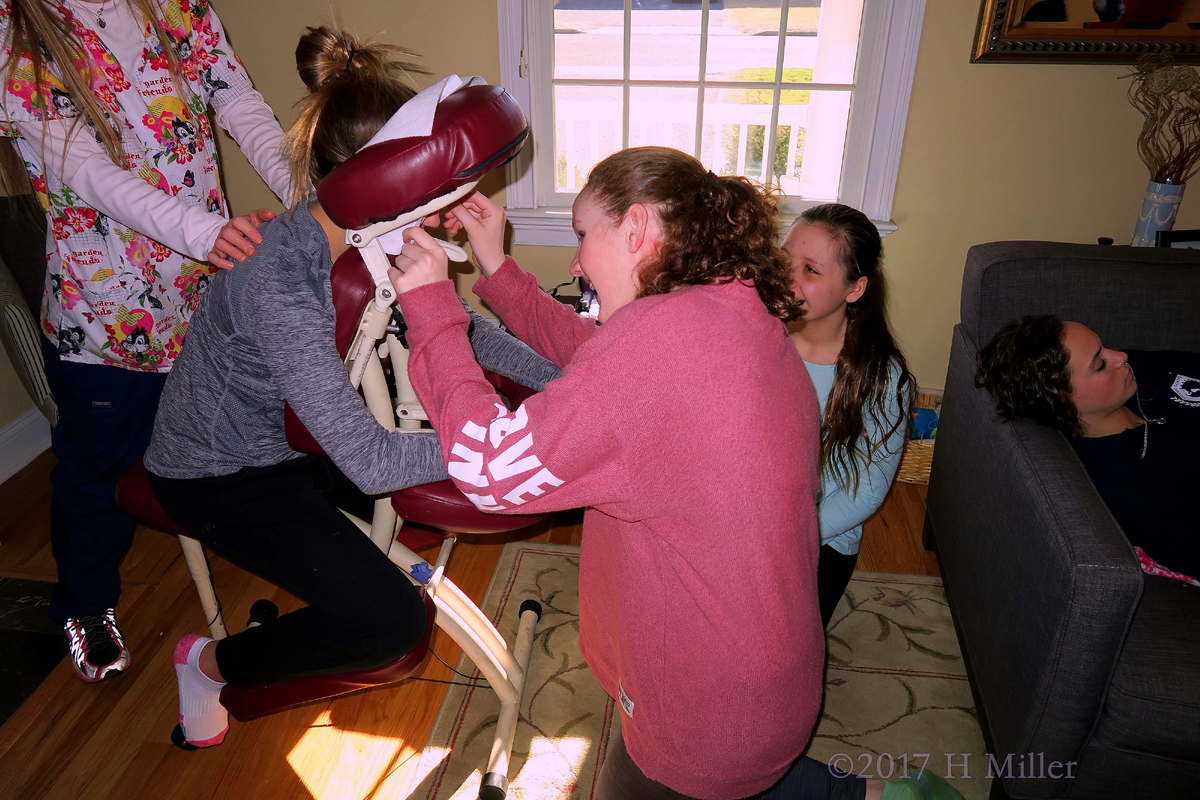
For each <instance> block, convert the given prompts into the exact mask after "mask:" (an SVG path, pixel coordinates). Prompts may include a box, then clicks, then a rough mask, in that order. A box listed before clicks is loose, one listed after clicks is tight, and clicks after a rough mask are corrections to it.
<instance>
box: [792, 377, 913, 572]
mask: <svg viewBox="0 0 1200 800" xmlns="http://www.w3.org/2000/svg"><path fill="white" fill-rule="evenodd" d="M804 366H805V367H807V368H808V375H809V377H810V378H812V382H813V387H814V388H815V389H816V391H817V403H818V405H819V406H820V408H821V419H822V420H824V419H825V404H826V403H827V402H828V401H829V393H830V392H831V391H832V390H833V376H834V371H835V369H836V366H835V365H833V364H810V363H809V362H807V361H805V362H804ZM899 378H900V370H899V368H898V367H897V366H896V365H895V364H894V363H893V364H892V368H891V370H890V371H889V379H890V380H889V381H888V388H887V394H886V397H887V405H886V407H885V410H886V412H887V421H888V424H887V427H889V428H890V427H891V426H892V424H893V423H894V422H895V420H896V419H898V418H899V417H900V415H901V414H902V413H903V410H902V409H901V408H900V401H899V400H898V399H897V397H896V381H898V380H899ZM863 427H864V431H863V438H862V439H860V440H859V448H860V449H863V450H867V449H868V448H867V445H868V443H873V442H878V441H879V437H880V435H881V433H880V430H879V428H878V427H877V426H876V425H875V422H874V420H873V419H872V418H871V415H870V414H869V413H866V412H865V411H864V413H863ZM907 435H908V426H907V425H905V424H903V423H902V424H901V425H900V426H899V427H898V428H897V429H896V431H895V432H894V433H893V434H892V435H891V436H889V437H888V439H887V442H886V443H885V444H884V446H883V447H882V448H880V450H879V451H878V452H877V453H876V454H875V458H874V460H873V461H871V462H870V463H869V464H867V465H866V466H865V467H864V466H862V465H861V462H860V469H859V484H858V492H857V493H855V494H852V493H851V492H849V491H848V490H846V489H844V488H842V487H841V486H839V485H838V483H837V480H836V478H835V476H834V475H832V474H822V475H821V496H820V498H819V499H818V501H817V525H818V528H819V529H820V532H821V544H823V545H825V544H827V545H829V546H830V547H832V548H833V549H834V550H837V551H838V552H839V553H842V554H843V555H848V556H849V555H854V554H855V553H857V552H858V547H859V543H860V542H861V541H862V524H863V522H865V521H866V520H867V518H868V517H870V516H871V515H872V514H874V513H875V511H876V509H878V508H879V506H880V505H882V504H883V500H884V498H885V497H887V493H888V489H889V488H891V485H892V479H893V478H895V477H896V470H897V469H899V468H900V458H901V456H902V455H903V454H904V439H905V437H906V436H907Z"/></svg>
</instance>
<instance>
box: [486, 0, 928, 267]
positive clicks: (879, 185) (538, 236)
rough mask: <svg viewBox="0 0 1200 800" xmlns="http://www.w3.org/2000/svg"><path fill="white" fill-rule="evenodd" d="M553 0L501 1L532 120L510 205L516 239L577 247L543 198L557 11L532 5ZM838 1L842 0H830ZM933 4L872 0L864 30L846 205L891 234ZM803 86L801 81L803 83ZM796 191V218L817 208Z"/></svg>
mask: <svg viewBox="0 0 1200 800" xmlns="http://www.w3.org/2000/svg"><path fill="white" fill-rule="evenodd" d="M549 2H551V0H496V10H497V14H498V18H499V31H500V83H501V85H502V86H503V87H504V88H505V89H507V90H508V92H509V93H510V94H511V95H512V96H513V97H514V98H515V99H516V101H517V103H518V104H519V105H520V106H521V109H522V110H523V111H524V112H525V116H526V118H528V120H529V124H530V131H531V136H530V140H531V141H530V146H527V147H525V148H524V150H523V151H522V152H521V154H520V156H519V157H518V158H517V159H515V160H514V161H512V162H510V163H509V165H508V166H507V167H506V168H505V171H506V188H507V201H506V210H507V216H508V219H509V221H510V222H511V223H512V226H513V232H514V238H513V242H514V243H515V244H523V245H543V246H559V247H575V245H576V240H575V232H574V231H573V230H572V228H571V209H570V207H569V206H566V207H556V206H546V205H540V204H539V202H538V201H539V197H538V191H539V178H540V177H541V173H542V172H546V173H547V175H546V181H544V183H545V185H549V180H551V179H552V177H553V172H552V167H553V157H552V154H551V153H550V152H549V150H547V151H546V153H545V154H544V153H543V150H542V148H549V147H550V146H552V142H553V131H554V120H553V116H552V115H553V107H552V101H551V99H550V98H551V96H552V91H553V89H552V79H553V75H552V74H551V66H552V64H553V53H552V52H548V50H549V48H550V47H553V41H554V35H553V33H554V32H553V30H550V29H549V27H550V26H551V25H552V20H550V16H551V15H550V14H546V13H534V12H535V9H534V8H532V7H531V6H532V5H533V4H545V3H549ZM826 2H837V0H826ZM924 16H925V0H864V2H863V19H862V25H861V26H860V29H859V31H860V32H859V47H858V59H857V64H856V66H855V79H854V93H853V95H852V97H853V99H852V101H851V106H850V118H849V124H848V125H847V130H846V155H845V157H844V159H843V164H842V179H841V194H840V196H839V198H838V199H839V201H840V202H843V203H846V204H847V205H851V206H854V207H855V208H858V209H861V210H862V211H863V213H865V214H866V215H867V216H868V217H869V218H870V219H871V220H872V221H873V222H875V225H876V227H878V228H879V231H880V233H881V234H882V235H884V236H886V235H887V234H889V233H891V232H892V231H894V230H896V229H897V226H896V223H895V222H893V221H892V201H893V198H894V197H895V193H896V176H897V174H898V173H899V171H900V153H901V149H902V146H903V143H904V126H905V123H906V122H907V120H908V104H909V98H910V97H911V95H912V84H913V76H914V73H915V71H916V63H917V47H918V44H919V43H920V39H921V23H922V21H923V19H924ZM798 88H799V87H798ZM815 204H816V202H815V201H805V200H802V199H800V198H798V197H789V198H787V200H786V201H785V203H784V212H785V216H786V217H788V218H790V217H793V216H795V215H797V214H799V213H800V212H801V211H803V210H804V209H805V208H808V207H811V206H813V205H815Z"/></svg>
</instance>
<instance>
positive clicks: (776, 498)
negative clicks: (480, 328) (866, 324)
mask: <svg viewBox="0 0 1200 800" xmlns="http://www.w3.org/2000/svg"><path fill="white" fill-rule="evenodd" d="M476 292H477V293H478V294H479V296H480V297H482V298H483V299H484V300H485V301H487V303H488V304H489V305H490V306H491V307H492V308H493V309H494V310H495V311H496V312H497V313H498V314H499V315H500V316H501V318H502V319H504V320H505V322H506V323H507V324H509V325H510V326H511V327H512V328H513V330H514V331H515V332H516V333H517V335H518V336H519V337H520V338H521V339H523V340H524V341H525V342H526V343H528V344H529V345H531V346H532V347H533V348H534V349H536V350H538V351H539V352H540V353H542V355H544V356H546V357H547V358H550V359H552V360H553V361H555V362H556V363H557V364H558V365H559V366H561V367H562V368H563V376H562V377H561V378H560V379H558V380H556V381H553V382H551V383H550V384H548V385H547V387H546V390H545V391H544V392H542V393H541V394H538V395H535V396H534V397H531V398H530V399H528V400H527V401H526V402H525V403H524V405H522V406H520V407H519V408H518V409H516V410H515V411H511V412H510V411H508V410H507V409H506V408H505V407H504V406H503V405H502V404H501V402H500V398H499V397H497V396H496V395H495V394H494V393H493V391H492V389H491V387H490V385H489V384H488V383H487V381H486V380H484V378H483V375H482V373H481V372H480V370H479V367H478V366H477V365H476V364H475V361H474V359H473V357H472V355H471V349H470V346H469V345H468V342H467V336H466V327H467V319H468V318H467V315H466V313H465V312H464V311H463V310H462V306H461V305H460V304H459V302H458V299H457V298H456V296H455V294H454V289H453V286H452V285H451V284H450V282H449V281H446V282H442V283H437V284H433V285H429V286H424V287H421V288H419V289H415V290H413V291H410V292H407V293H405V294H403V295H401V296H400V304H401V306H402V310H403V312H404V317H405V319H406V320H407V322H408V325H409V330H408V341H409V344H410V346H411V348H412V352H411V358H410V361H409V370H410V375H411V377H412V382H413V385H414V387H415V388H416V390H417V394H418V396H419V397H420V399H421V403H422V404H423V405H424V407H425V410H426V412H427V413H428V414H429V418H430V420H431V421H432V422H433V426H434V428H435V429H436V430H437V432H438V435H439V438H440V439H441V444H442V451H443V455H444V456H445V458H446V462H447V464H448V466H449V471H450V474H451V476H452V477H453V478H454V480H455V482H456V483H457V484H458V486H459V488H460V489H462V490H463V491H464V492H466V493H467V494H468V496H470V497H472V499H473V500H474V502H475V503H476V504H477V505H478V506H479V507H480V508H484V509H487V510H495V511H501V512H503V511H508V510H515V511H520V512H521V513H538V512H547V511H554V510H559V509H567V508H576V507H580V506H586V507H587V514H586V517H585V520H584V535H583V553H582V556H581V561H580V573H579V616H580V633H579V643H580V648H581V650H582V651H583V655H584V657H585V658H586V659H587V662H588V664H589V666H590V667H591V669H592V672H593V673H595V675H596V678H597V680H599V682H600V684H601V685H602V686H603V687H604V689H605V690H606V691H607V692H608V693H609V694H610V695H612V696H613V697H614V698H616V699H617V700H618V701H619V702H620V704H621V706H622V708H623V709H624V714H623V715H622V718H621V725H622V730H623V734H624V737H625V741H626V745H627V747H628V749H629V753H630V755H631V756H632V757H633V759H634V761H635V762H636V763H637V764H638V766H639V767H640V768H641V769H642V771H643V772H644V773H645V774H646V775H647V776H649V777H650V778H652V779H654V780H656V781H659V782H661V783H663V784H666V785H667V786H668V787H670V788H672V789H674V790H676V791H678V792H682V793H684V794H687V795H692V796H695V797H699V798H706V799H708V798H711V799H712V800H725V799H726V798H740V797H746V796H748V795H752V794H755V793H757V792H760V791H762V790H764V789H766V788H768V787H770V786H771V785H772V784H773V783H774V782H775V781H776V780H778V779H779V778H780V777H781V776H782V774H783V773H784V771H786V769H787V768H788V766H789V765H790V764H791V763H792V762H793V761H794V760H795V759H796V757H797V756H798V755H799V754H800V752H801V751H802V750H803V749H804V747H805V746H806V745H807V743H808V739H809V735H810V733H811V731H812V728H813V725H814V723H815V721H816V717H817V710H818V707H819V706H820V702H821V691H822V684H821V674H822V669H823V666H824V661H825V647H824V641H825V640H824V636H823V634H822V631H821V623H820V615H819V613H818V609H817V592H816V569H817V523H816V516H815V510H814V498H815V496H816V492H817V486H818V483H817V448H818V425H817V420H818V417H817V402H816V397H815V395H814V392H813V387H812V381H810V380H809V379H808V375H807V373H806V372H805V369H804V364H803V362H802V361H801V359H800V357H799V355H798V354H797V352H796V348H795V347H794V346H792V344H791V342H790V340H789V339H788V337H787V334H786V331H785V330H784V327H783V325H782V324H781V323H780V322H779V320H778V319H775V318H774V317H771V316H770V315H769V314H768V313H767V311H766V309H765V307H764V306H763V304H762V302H761V301H760V300H759V298H758V295H757V293H756V292H755V290H754V288H753V287H750V286H745V285H743V284H740V283H736V282H733V283H726V284H722V285H719V286H693V287H689V288H685V289H681V290H679V291H675V292H672V293H670V294H666V295H658V296H654V297H648V298H644V299H640V300H637V301H635V302H633V303H631V304H629V305H628V306H626V307H624V308H622V309H620V310H618V311H617V312H616V313H615V314H613V315H612V318H611V319H610V320H609V321H608V322H606V323H605V324H604V326H603V327H601V328H597V327H596V326H595V324H594V323H592V322H591V321H585V320H581V319H580V318H578V317H577V316H575V315H574V314H572V313H571V311H570V310H569V309H568V308H567V307H566V306H564V305H562V304H560V303H558V302H557V301H556V300H554V299H553V298H550V297H549V296H547V295H546V294H544V293H543V292H542V291H540V290H539V289H538V287H537V283H536V281H535V279H534V278H533V276H531V275H529V274H528V273H525V272H522V271H521V270H520V268H519V267H517V265H516V264H515V263H514V262H513V261H512V260H511V259H508V260H506V262H505V263H504V265H503V266H502V267H501V268H500V269H499V270H498V271H497V272H496V273H495V275H493V276H492V278H490V279H486V280H485V279H481V280H480V282H479V283H478V284H476Z"/></svg>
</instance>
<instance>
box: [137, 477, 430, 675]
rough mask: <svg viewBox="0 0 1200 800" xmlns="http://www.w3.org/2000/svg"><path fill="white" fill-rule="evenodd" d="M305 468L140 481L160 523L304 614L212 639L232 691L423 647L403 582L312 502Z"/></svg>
mask: <svg viewBox="0 0 1200 800" xmlns="http://www.w3.org/2000/svg"><path fill="white" fill-rule="evenodd" d="M326 463H327V462H325V461H324V460H322V459H315V458H311V457H305V458H298V459H294V460H292V461H285V462H283V463H282V464H276V465H275V466H272V467H261V468H259V467H248V468H245V469H242V470H240V471H239V472H236V473H234V474H232V475H222V476H219V477H215V478H195V479H190V480H174V479H168V478H161V477H158V476H156V475H153V474H151V475H150V485H151V487H152V488H153V489H154V493H155V495H157V497H158V500H159V502H160V503H162V506H163V508H164V509H166V511H167V513H168V514H170V515H171V517H172V518H174V520H175V521H176V522H178V523H179V525H180V526H182V527H183V529H184V530H186V531H187V532H188V533H190V534H191V535H192V536H194V537H195V538H196V539H199V540H200V541H201V542H203V543H204V544H205V545H208V546H209V547H211V548H212V549H213V550H214V551H216V552H217V553H220V554H221V555H222V556H224V557H225V558H228V559H229V560H230V561H232V562H234V563H235V564H238V565H240V566H242V567H245V568H246V569H248V570H250V571H252V572H255V573H257V574H259V575H261V576H262V577H264V578H266V579H267V580H269V581H271V582H272V583H275V584H277V585H279V586H280V587H282V588H284V589H286V590H287V591H289V592H291V593H292V594H294V595H296V596H297V597H299V598H301V599H302V600H304V601H305V602H307V603H309V605H308V607H306V608H302V609H299V610H298V611H293V612H292V613H290V614H284V615H283V616H281V617H279V618H278V619H276V620H274V621H272V622H268V623H266V624H263V625H261V626H258V627H254V628H249V629H247V630H245V631H243V632H242V633H237V634H234V635H232V636H230V637H228V638H226V639H222V640H221V641H220V643H219V644H218V645H217V652H216V656H217V666H218V667H219V668H220V670H221V674H222V675H223V676H224V677H225V680H227V681H229V682H230V683H257V682H260V681H275V680H282V679H284V678H303V677H311V676H314V675H334V674H337V673H341V672H351V671H355V670H360V669H370V668H373V667H378V666H382V665H383V664H388V663H391V662H392V661H396V660H397V659H399V658H402V657H403V656H404V655H406V654H407V653H409V652H411V651H412V650H413V648H415V647H416V646H417V645H418V644H419V643H420V641H421V638H422V637H423V636H424V635H425V625H426V624H427V621H426V619H425V617H426V615H425V604H424V601H423V600H422V598H421V596H420V593H419V592H418V591H417V589H416V587H414V586H413V585H412V583H410V582H409V580H408V578H407V577H405V575H404V572H403V571H402V570H400V569H399V568H397V567H396V566H395V565H394V564H392V563H391V562H390V561H388V558H387V556H386V555H384V554H383V552H381V551H380V550H379V548H378V547H376V546H375V545H374V544H373V543H372V542H371V540H370V538H369V537H367V536H366V535H364V534H363V532H362V531H361V530H359V529H358V528H357V527H356V526H355V525H354V524H353V523H352V522H350V521H349V520H348V519H346V517H345V516H344V515H343V514H342V513H341V512H340V511H338V509H337V507H335V506H334V505H333V503H332V502H330V500H329V499H327V498H326V497H325V496H324V495H323V494H322V491H321V490H322V489H326V488H330V479H331V476H333V475H335V474H336V473H333V472H331V469H330V468H331V466H332V465H329V467H327V466H326Z"/></svg>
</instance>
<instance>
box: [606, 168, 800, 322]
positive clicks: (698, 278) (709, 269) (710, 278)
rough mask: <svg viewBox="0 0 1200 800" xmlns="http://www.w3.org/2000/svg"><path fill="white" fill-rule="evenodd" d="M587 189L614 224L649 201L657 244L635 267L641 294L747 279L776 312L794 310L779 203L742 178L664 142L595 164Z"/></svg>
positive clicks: (785, 315)
mask: <svg viewBox="0 0 1200 800" xmlns="http://www.w3.org/2000/svg"><path fill="white" fill-rule="evenodd" d="M584 191H586V192H592V193H593V194H592V196H593V197H594V198H595V199H596V202H597V203H598V204H599V205H600V207H601V208H603V209H604V211H605V213H606V214H607V215H608V216H609V218H611V219H613V220H615V221H618V222H619V221H620V220H622V219H624V218H625V213H626V212H627V211H629V207H630V206H632V205H633V204H634V203H643V204H645V205H647V206H652V207H653V209H654V213H655V214H656V215H657V217H658V221H659V224H660V225H661V226H662V242H661V243H660V244H659V247H658V252H657V253H656V254H655V255H654V256H653V257H651V258H650V259H648V260H647V261H646V262H644V263H643V264H642V265H641V266H640V267H639V271H638V278H639V285H640V292H639V294H638V297H646V296H649V295H655V294H666V293H667V292H670V291H673V290H675V289H678V288H680V287H682V286H689V285H695V284H713V283H719V282H721V281H726V280H732V279H737V280H748V281H753V282H754V288H755V289H757V290H758V296H759V297H760V298H761V299H762V301H763V304H764V305H766V307H767V310H768V311H770V312H771V313H772V314H773V315H775V316H777V317H779V318H781V319H784V320H788V319H793V318H795V317H796V316H798V315H799V313H800V304H799V301H797V300H796V295H794V294H793V293H792V287H791V277H790V276H791V267H790V262H789V260H788V256H787V253H785V252H784V251H783V250H782V249H780V247H779V246H778V245H777V244H776V237H777V225H778V221H779V209H778V203H777V201H776V199H775V198H774V197H773V196H772V195H771V194H769V193H768V192H767V191H765V190H763V189H760V188H758V187H757V186H755V185H754V184H753V183H751V182H750V181H748V180H746V179H745V178H741V177H720V176H717V175H713V174H712V173H711V172H709V171H708V170H707V169H705V168H704V165H703V164H701V163H700V162H699V161H697V160H696V159H694V158H692V157H691V156H689V155H687V154H686V153H682V152H680V151H679V150H672V149H671V148H669V147H633V148H630V149H628V150H622V151H621V152H619V153H614V154H613V155H611V156H609V157H608V158H606V159H604V160H603V161H601V162H600V163H599V164H597V165H596V166H595V167H594V168H593V169H592V172H591V174H590V175H589V176H588V182H587V186H586V187H585V189H584Z"/></svg>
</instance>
